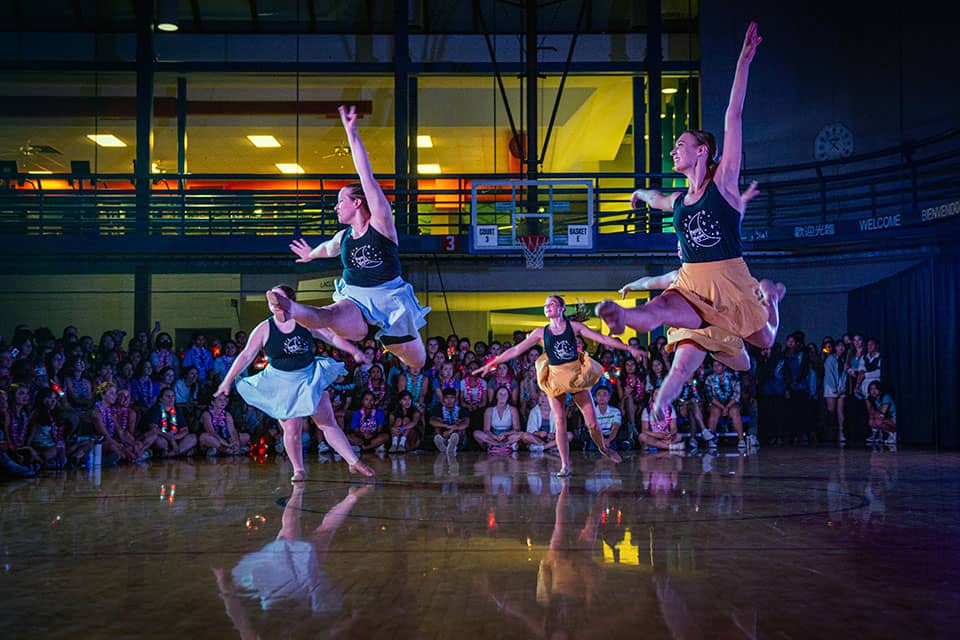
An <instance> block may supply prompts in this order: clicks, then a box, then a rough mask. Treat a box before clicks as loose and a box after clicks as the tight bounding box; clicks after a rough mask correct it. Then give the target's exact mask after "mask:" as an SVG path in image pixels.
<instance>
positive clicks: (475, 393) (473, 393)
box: [463, 376, 484, 404]
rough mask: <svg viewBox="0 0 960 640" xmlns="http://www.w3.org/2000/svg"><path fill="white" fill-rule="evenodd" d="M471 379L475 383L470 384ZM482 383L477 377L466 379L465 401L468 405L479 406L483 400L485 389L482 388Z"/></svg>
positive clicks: (464, 388) (464, 386)
mask: <svg viewBox="0 0 960 640" xmlns="http://www.w3.org/2000/svg"><path fill="white" fill-rule="evenodd" d="M470 378H473V380H474V382H473V383H471V382H470ZM480 382H481V380H480V378H478V377H477V376H470V377H468V378H467V379H466V384H465V385H463V395H464V398H463V399H464V400H465V401H466V403H467V404H477V403H479V402H480V401H481V400H482V399H483V392H484V389H483V388H482V387H481V386H480Z"/></svg>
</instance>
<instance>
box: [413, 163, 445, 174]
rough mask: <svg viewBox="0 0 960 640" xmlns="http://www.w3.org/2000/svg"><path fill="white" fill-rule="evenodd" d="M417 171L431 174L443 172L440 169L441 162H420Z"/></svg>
mask: <svg viewBox="0 0 960 640" xmlns="http://www.w3.org/2000/svg"><path fill="white" fill-rule="evenodd" d="M417 173H421V174H424V175H431V174H432V175H436V174H439V173H443V171H441V170H440V165H439V164H418V165H417Z"/></svg>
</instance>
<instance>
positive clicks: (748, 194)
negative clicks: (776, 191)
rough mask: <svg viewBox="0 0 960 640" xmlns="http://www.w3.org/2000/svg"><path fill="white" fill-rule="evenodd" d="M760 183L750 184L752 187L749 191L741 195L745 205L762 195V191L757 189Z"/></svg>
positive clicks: (753, 182) (748, 188)
mask: <svg viewBox="0 0 960 640" xmlns="http://www.w3.org/2000/svg"><path fill="white" fill-rule="evenodd" d="M758 184H759V183H758V182H757V181H756V180H754V181H752V182H751V183H750V186H749V187H747V190H746V191H744V192H743V193H741V194H740V200H742V201H743V204H747V203H748V202H750V201H751V200H753V199H754V198H756V197H757V196H758V195H760V189H758V188H757V185H758Z"/></svg>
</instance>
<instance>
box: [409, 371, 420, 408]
mask: <svg viewBox="0 0 960 640" xmlns="http://www.w3.org/2000/svg"><path fill="white" fill-rule="evenodd" d="M407 380H408V381H407V391H409V392H410V395H411V396H413V403H414V404H416V403H417V402H418V401H419V400H420V388H421V387H422V386H423V373H419V374H417V382H416V383H414V382H412V381H411V380H410V379H409V378H408V379H407Z"/></svg>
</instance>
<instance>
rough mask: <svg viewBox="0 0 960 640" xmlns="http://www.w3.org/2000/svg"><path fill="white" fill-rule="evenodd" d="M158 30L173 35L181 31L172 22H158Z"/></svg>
mask: <svg viewBox="0 0 960 640" xmlns="http://www.w3.org/2000/svg"><path fill="white" fill-rule="evenodd" d="M157 29H159V30H160V31H166V32H167V33H172V32H174V31H177V30H178V29H180V27H179V26H178V25H176V24H174V23H172V22H158V23H157Z"/></svg>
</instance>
